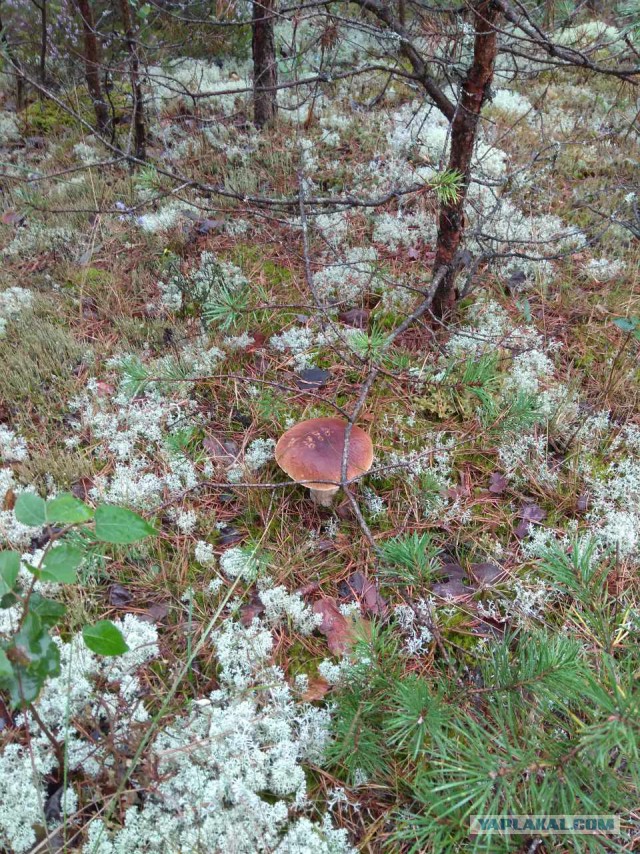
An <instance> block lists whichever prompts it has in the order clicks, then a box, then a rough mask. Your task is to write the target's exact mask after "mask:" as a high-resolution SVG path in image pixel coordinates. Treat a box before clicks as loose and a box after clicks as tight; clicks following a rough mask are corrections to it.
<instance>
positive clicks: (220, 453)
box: [202, 436, 238, 465]
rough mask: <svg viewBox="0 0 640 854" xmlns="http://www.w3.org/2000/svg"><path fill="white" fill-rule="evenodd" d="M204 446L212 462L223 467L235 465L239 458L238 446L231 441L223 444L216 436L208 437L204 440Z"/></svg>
mask: <svg viewBox="0 0 640 854" xmlns="http://www.w3.org/2000/svg"><path fill="white" fill-rule="evenodd" d="M202 446H203V447H204V449H205V450H206V451H207V453H208V454H209V456H210V457H211V459H212V460H214V461H215V462H217V463H221V464H222V465H229V464H231V463H234V462H235V461H236V459H237V456H238V445H237V444H236V442H233V441H231V440H225V441H224V442H222V441H220V439H218V438H216V437H215V436H207V438H206V439H203V440H202Z"/></svg>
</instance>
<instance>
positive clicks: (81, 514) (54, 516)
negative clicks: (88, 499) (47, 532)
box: [46, 492, 93, 525]
mask: <svg viewBox="0 0 640 854" xmlns="http://www.w3.org/2000/svg"><path fill="white" fill-rule="evenodd" d="M46 512H47V520H48V521H49V522H56V523H57V524H59V525H77V524H80V523H81V522H88V521H89V520H90V519H93V510H92V509H91V507H87V505H86V504H85V503H84V501H80V500H79V499H78V498H76V497H75V496H74V495H72V494H71V493H70V492H63V493H62V494H60V495H57V496H56V497H55V498H52V499H51V501H47V506H46Z"/></svg>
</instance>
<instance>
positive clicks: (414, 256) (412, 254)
mask: <svg viewBox="0 0 640 854" xmlns="http://www.w3.org/2000/svg"><path fill="white" fill-rule="evenodd" d="M407 258H409V259H410V260H411V261H418V260H419V259H420V252H419V250H418V249H416V248H415V246H410V247H409V248H408V249H407Z"/></svg>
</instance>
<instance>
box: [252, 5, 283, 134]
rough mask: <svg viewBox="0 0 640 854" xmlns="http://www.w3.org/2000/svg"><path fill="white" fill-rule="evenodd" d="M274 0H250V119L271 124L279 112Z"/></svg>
mask: <svg viewBox="0 0 640 854" xmlns="http://www.w3.org/2000/svg"><path fill="white" fill-rule="evenodd" d="M275 9H276V0H253V26H252V45H251V46H252V50H253V120H254V122H255V124H256V127H259V128H261V127H264V126H265V125H269V124H272V123H273V121H274V120H275V118H276V115H277V112H278V98H277V95H278V93H277V90H276V87H277V85H278V66H277V64H276V47H275V40H274V36H273V22H274V12H275Z"/></svg>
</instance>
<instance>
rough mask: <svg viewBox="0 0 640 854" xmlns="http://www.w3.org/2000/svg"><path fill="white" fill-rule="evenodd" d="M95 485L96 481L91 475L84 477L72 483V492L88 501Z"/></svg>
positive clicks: (81, 499) (82, 499)
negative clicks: (94, 481)
mask: <svg viewBox="0 0 640 854" xmlns="http://www.w3.org/2000/svg"><path fill="white" fill-rule="evenodd" d="M93 487H94V483H93V480H92V479H91V478H90V477H82V478H80V480H77V481H76V482H75V483H74V484H73V485H72V487H71V493H72V495H75V497H76V498H79V499H80V501H86V500H87V498H88V497H89V493H90V492H91V490H92V489H93Z"/></svg>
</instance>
